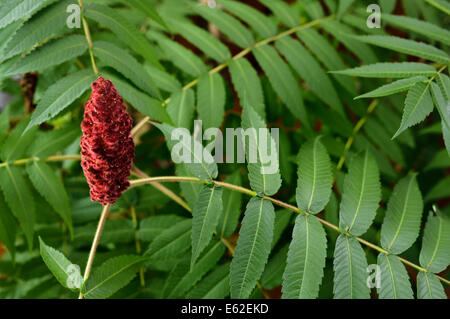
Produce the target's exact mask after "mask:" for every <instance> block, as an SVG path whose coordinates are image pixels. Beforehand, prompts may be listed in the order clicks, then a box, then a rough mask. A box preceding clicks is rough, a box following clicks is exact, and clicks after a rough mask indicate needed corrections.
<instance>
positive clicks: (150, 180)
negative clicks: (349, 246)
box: [130, 176, 450, 285]
mask: <svg viewBox="0 0 450 319" xmlns="http://www.w3.org/2000/svg"><path fill="white" fill-rule="evenodd" d="M153 182H194V183H202V184H211V183H214V184H216V185H218V186H222V187H225V188H228V189H231V190H234V191H237V192H241V193H243V194H247V195H249V196H252V197H256V196H258V195H257V193H256V192H254V191H252V190H250V189H247V188H244V187H241V186H236V185H232V184H228V183H224V182H219V181H203V180H201V179H199V178H197V177H189V176H160V177H149V178H142V179H138V180H132V181H130V184H131V186H130V187H137V186H140V185H145V184H149V183H153ZM263 198H264V199H266V200H269V201H271V202H272V203H274V204H275V205H278V206H281V207H284V208H287V209H289V210H291V211H293V212H296V213H298V214H304V215H309V213H307V212H303V211H301V210H300V209H298V208H297V207H295V206H293V205H291V204H288V203H285V202H282V201H280V200H278V199H275V198H272V197H269V196H264V197H263ZM316 218H317V219H318V220H319V222H320V223H322V224H323V225H325V226H327V227H329V228H331V229H334V230H335V231H337V232H339V233H341V234H343V233H344V232H343V231H342V230H341V229H340V228H339V227H338V226H336V225H334V224H332V223H329V222H327V221H326V220H324V219H322V218H319V217H316ZM347 235H348V236H351V237H353V238H355V239H356V240H357V241H359V242H360V243H362V244H364V245H366V246H368V247H370V248H372V249H374V250H377V251H379V252H380V253H385V254H388V253H389V252H388V251H387V250H385V249H383V248H381V247H379V246H377V245H375V244H372V243H370V242H368V241H366V240H364V239H362V238H360V237H357V236H354V235H352V234H347ZM221 240H222V242H224V239H223V238H221ZM226 246H227V247H228V245H226ZM230 251H231V250H230ZM394 256H396V257H397V258H398V259H400V261H402V262H403V263H404V264H407V265H409V266H411V267H413V268H415V269H417V270H419V271H425V272H426V271H427V270H426V269H425V268H423V267H420V266H418V265H416V264H414V263H412V262H410V261H408V260H406V259H404V258H402V257H399V256H397V255H394ZM434 275H435V276H436V277H437V278H438V279H439V280H440V281H442V282H444V283H446V284H448V285H450V281H449V280H447V279H445V278H443V277H441V276H439V275H437V274H434Z"/></svg>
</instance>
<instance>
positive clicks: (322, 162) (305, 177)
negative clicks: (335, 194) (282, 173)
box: [296, 137, 333, 214]
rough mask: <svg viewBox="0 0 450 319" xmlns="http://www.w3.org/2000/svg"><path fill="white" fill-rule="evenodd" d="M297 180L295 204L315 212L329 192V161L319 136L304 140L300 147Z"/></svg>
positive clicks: (319, 209)
mask: <svg viewBox="0 0 450 319" xmlns="http://www.w3.org/2000/svg"><path fill="white" fill-rule="evenodd" d="M299 155H300V156H299V163H298V171H297V175H298V180H297V191H296V198H297V206H298V208H299V209H300V210H302V211H303V212H309V213H313V214H317V213H318V212H320V211H321V210H322V209H323V208H324V207H325V205H326V204H327V203H328V200H329V199H330V194H331V186H332V182H333V181H332V173H331V161H330V157H329V155H328V153H327V150H326V149H325V147H324V146H323V145H322V143H321V142H320V137H316V138H315V139H313V140H310V141H308V142H306V143H305V144H304V145H303V146H302V148H301V149H300V154H299Z"/></svg>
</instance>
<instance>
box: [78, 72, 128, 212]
mask: <svg viewBox="0 0 450 319" xmlns="http://www.w3.org/2000/svg"><path fill="white" fill-rule="evenodd" d="M91 87H92V94H91V97H90V98H89V101H87V102H86V104H85V109H84V119H83V122H81V130H82V131H83V136H82V137H81V167H82V168H83V171H84V175H85V176H86V179H87V182H88V184H89V187H90V189H91V199H92V200H93V201H96V202H99V203H101V204H103V205H106V204H113V203H115V201H116V199H117V198H119V197H120V196H121V194H122V192H123V191H125V190H126V189H127V188H128V187H129V186H130V183H129V182H128V180H127V178H128V176H129V175H130V169H131V165H132V161H133V158H134V142H133V139H132V138H131V128H132V119H131V116H130V115H129V114H128V113H127V112H126V106H125V104H124V103H123V99H122V97H121V96H120V95H119V94H118V93H117V90H116V88H115V87H114V85H113V84H112V82H111V81H109V80H106V79H104V78H103V77H99V78H98V79H97V80H96V81H95V82H93V83H92V85H91Z"/></svg>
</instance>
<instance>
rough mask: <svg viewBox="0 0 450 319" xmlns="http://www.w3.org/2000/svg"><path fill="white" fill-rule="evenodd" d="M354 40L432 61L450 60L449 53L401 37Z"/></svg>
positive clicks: (369, 36)
mask: <svg viewBox="0 0 450 319" xmlns="http://www.w3.org/2000/svg"><path fill="white" fill-rule="evenodd" d="M353 38H355V39H357V40H358V41H361V42H364V43H368V44H372V45H376V46H379V47H382V48H386V49H390V50H394V51H397V52H401V53H405V54H409V55H413V56H417V57H419V58H423V59H427V60H431V61H436V62H442V63H448V62H449V60H450V59H449V57H448V54H447V53H445V52H444V51H442V50H439V49H437V48H435V47H434V46H432V45H429V44H425V43H423V42H416V41H413V40H408V39H403V38H400V37H393V36H385V35H365V36H355V37H353Z"/></svg>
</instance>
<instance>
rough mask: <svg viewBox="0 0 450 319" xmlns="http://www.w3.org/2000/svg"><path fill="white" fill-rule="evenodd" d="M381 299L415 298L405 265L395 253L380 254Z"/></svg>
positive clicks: (379, 293) (379, 289)
mask: <svg viewBox="0 0 450 319" xmlns="http://www.w3.org/2000/svg"><path fill="white" fill-rule="evenodd" d="M377 264H378V266H379V267H380V268H379V272H380V288H378V289H377V291H378V296H379V297H380V299H413V298H414V297H413V291H412V289H411V283H410V282H409V276H408V273H407V272H406V269H405V266H403V264H402V262H401V261H400V260H399V259H398V258H397V256H394V255H386V254H383V253H381V254H379V255H378V261H377Z"/></svg>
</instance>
